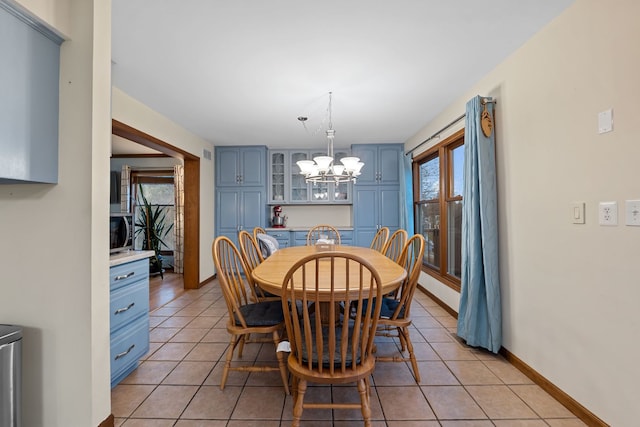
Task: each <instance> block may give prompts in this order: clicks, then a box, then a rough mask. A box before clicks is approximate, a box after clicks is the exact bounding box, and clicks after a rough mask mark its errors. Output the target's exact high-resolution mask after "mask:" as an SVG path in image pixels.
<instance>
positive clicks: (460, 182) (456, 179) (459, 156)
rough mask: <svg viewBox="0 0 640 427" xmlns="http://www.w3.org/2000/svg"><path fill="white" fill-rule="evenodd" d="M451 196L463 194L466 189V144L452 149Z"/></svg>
mask: <svg viewBox="0 0 640 427" xmlns="http://www.w3.org/2000/svg"><path fill="white" fill-rule="evenodd" d="M451 167H452V170H451V172H452V180H453V182H452V188H451V197H455V196H462V192H463V190H464V145H461V146H459V147H456V148H454V149H453V150H451Z"/></svg>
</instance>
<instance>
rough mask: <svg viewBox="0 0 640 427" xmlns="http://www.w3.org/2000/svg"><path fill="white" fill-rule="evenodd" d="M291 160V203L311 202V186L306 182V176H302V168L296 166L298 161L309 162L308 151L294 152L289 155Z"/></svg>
mask: <svg viewBox="0 0 640 427" xmlns="http://www.w3.org/2000/svg"><path fill="white" fill-rule="evenodd" d="M289 159H290V162H291V163H290V164H291V166H290V168H289V170H290V174H289V176H290V178H291V194H290V195H289V201H290V202H291V203H303V202H308V201H309V184H307V183H306V181H305V180H304V176H303V175H300V168H299V167H298V165H297V164H296V162H297V161H298V160H309V153H308V152H307V151H292V152H291V153H290V155H289Z"/></svg>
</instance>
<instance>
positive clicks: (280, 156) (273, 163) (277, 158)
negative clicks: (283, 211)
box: [269, 151, 288, 203]
mask: <svg viewBox="0 0 640 427" xmlns="http://www.w3.org/2000/svg"><path fill="white" fill-rule="evenodd" d="M287 155H288V153H287V152H286V151H270V152H269V200H270V201H271V202H274V203H284V202H287V201H288V197H286V195H287V193H286V190H287V189H288V186H287V185H286V184H285V180H286V179H287V178H288V176H287V173H288V171H287V168H286V162H287V160H288V159H287Z"/></svg>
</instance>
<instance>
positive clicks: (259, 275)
mask: <svg viewBox="0 0 640 427" xmlns="http://www.w3.org/2000/svg"><path fill="white" fill-rule="evenodd" d="M319 251H321V252H329V253H330V252H346V253H349V254H353V255H357V256H360V257H362V258H364V259H365V260H367V261H369V262H370V263H371V265H372V266H373V267H374V268H375V269H376V271H377V272H378V274H379V275H380V282H381V287H382V294H383V295H385V294H388V293H390V292H393V291H394V290H396V289H397V288H398V287H399V286H400V284H401V283H402V281H403V280H404V278H405V277H406V275H407V272H406V271H405V269H404V268H403V267H402V266H400V265H399V264H397V263H395V262H394V261H392V260H391V259H389V258H387V257H386V256H385V255H384V254H382V253H380V252H378V251H376V250H374V249H370V248H364V247H360V246H348V245H309V246H291V247H288V248H282V249H278V250H277V251H276V252H274V253H273V254H271V255H270V256H269V257H267V258H266V259H265V260H264V261H263V262H261V263H260V264H259V265H258V266H257V267H256V268H255V269H254V270H253V271H252V273H251V275H252V277H253V279H254V280H255V282H256V283H257V284H258V286H260V287H261V288H262V289H263V290H265V291H267V292H269V293H271V294H274V295H278V296H282V282H283V281H284V277H285V276H286V274H287V272H288V271H289V269H290V268H291V267H292V266H293V265H294V264H295V263H296V262H297V261H299V260H301V259H302V258H304V257H306V256H307V255H311V254H313V253H316V252H319ZM323 268H324V269H326V271H327V274H322V271H323ZM329 269H330V263H329V262H327V263H326V264H325V265H324V266H323V265H322V264H321V269H320V282H319V284H318V289H319V290H320V294H324V296H325V298H326V300H328V299H329V298H330V293H331V280H330V277H331V274H330V272H329ZM335 269H336V272H338V271H339V269H342V270H343V271H344V269H346V263H336V265H335ZM295 283H296V285H295V286H301V281H299V280H298V281H295ZM344 290H345V289H344V287H341V283H340V282H339V281H338V282H336V283H334V285H333V292H341V291H344ZM323 299H324V298H323Z"/></svg>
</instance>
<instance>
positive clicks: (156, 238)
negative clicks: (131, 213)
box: [135, 185, 173, 279]
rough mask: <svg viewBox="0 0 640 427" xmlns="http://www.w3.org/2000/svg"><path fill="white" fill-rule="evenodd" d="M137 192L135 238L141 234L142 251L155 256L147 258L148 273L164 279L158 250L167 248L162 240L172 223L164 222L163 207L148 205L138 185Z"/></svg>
mask: <svg viewBox="0 0 640 427" xmlns="http://www.w3.org/2000/svg"><path fill="white" fill-rule="evenodd" d="M138 190H139V192H138V195H139V199H138V206H140V213H139V215H138V218H137V219H136V221H135V226H136V231H135V236H136V237H137V236H138V235H140V234H142V237H143V239H142V249H143V250H152V251H154V252H155V255H154V256H153V257H151V258H149V272H150V273H160V277H162V278H163V279H164V275H163V269H162V255H161V254H160V249H161V247H162V246H164V247H166V248H167V249H168V248H169V247H168V246H167V244H166V243H165V242H164V240H163V239H164V238H165V237H166V236H167V234H169V232H170V231H171V229H172V228H173V223H171V224H168V225H167V223H166V222H165V219H166V216H167V212H166V209H165V207H164V206H157V205H156V206H153V205H151V203H149V201H148V200H147V198H146V197H145V195H144V191H143V190H142V185H138Z"/></svg>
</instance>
